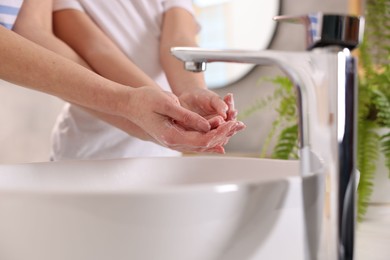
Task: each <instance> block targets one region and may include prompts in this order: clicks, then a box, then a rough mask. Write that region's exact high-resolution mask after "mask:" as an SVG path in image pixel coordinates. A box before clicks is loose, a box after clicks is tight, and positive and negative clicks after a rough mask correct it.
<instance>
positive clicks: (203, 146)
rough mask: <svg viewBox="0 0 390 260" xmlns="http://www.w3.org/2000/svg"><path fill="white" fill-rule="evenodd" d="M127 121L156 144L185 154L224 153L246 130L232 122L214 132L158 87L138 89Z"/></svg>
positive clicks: (131, 101)
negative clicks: (233, 137) (228, 144)
mask: <svg viewBox="0 0 390 260" xmlns="http://www.w3.org/2000/svg"><path fill="white" fill-rule="evenodd" d="M128 105H129V109H128V111H130V113H129V114H128V115H127V117H128V118H129V119H130V120H131V121H133V122H134V123H135V124H137V125H138V126H140V127H141V128H142V129H144V131H145V132H146V133H147V134H149V135H150V136H151V138H152V139H154V141H156V142H158V143H160V144H161V145H163V146H166V147H169V148H172V149H175V150H178V151H182V152H216V153H224V149H223V146H224V145H225V144H226V143H227V141H228V140H229V139H230V137H231V136H232V135H234V134H235V133H236V132H237V131H238V130H240V129H242V128H244V127H245V126H244V125H243V124H242V123H241V122H236V121H229V122H224V123H221V124H220V125H219V127H218V128H216V129H213V130H211V126H210V123H209V122H208V121H207V120H206V119H205V118H203V117H202V116H201V115H199V114H197V113H195V112H193V111H189V110H187V109H185V108H183V107H182V106H181V105H180V102H179V100H178V99H177V97H176V96H175V95H173V94H172V93H168V92H164V91H161V90H160V89H157V88H155V87H140V88H136V89H134V91H132V94H131V96H130V100H129V102H128Z"/></svg>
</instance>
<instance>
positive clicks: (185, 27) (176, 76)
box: [160, 8, 206, 96]
mask: <svg viewBox="0 0 390 260" xmlns="http://www.w3.org/2000/svg"><path fill="white" fill-rule="evenodd" d="M197 31H198V25H197V24H196V22H195V20H194V18H193V17H192V15H191V14H190V13H188V12H187V11H185V10H182V9H180V8H172V9H170V10H168V11H167V13H166V14H165V15H164V22H163V30H162V35H161V44H160V61H161V64H162V66H163V68H164V71H165V73H166V75H167V78H168V81H169V84H170V86H171V88H172V90H173V92H174V93H175V94H176V95H178V96H180V95H181V94H182V93H183V92H185V91H186V90H188V89H189V88H194V87H197V88H206V83H205V80H204V75H203V73H193V72H189V71H186V70H185V69H184V66H183V63H182V62H181V61H179V60H177V59H176V58H175V57H173V56H172V54H171V52H170V49H171V48H172V47H177V46H186V47H195V46H197V43H196V34H197Z"/></svg>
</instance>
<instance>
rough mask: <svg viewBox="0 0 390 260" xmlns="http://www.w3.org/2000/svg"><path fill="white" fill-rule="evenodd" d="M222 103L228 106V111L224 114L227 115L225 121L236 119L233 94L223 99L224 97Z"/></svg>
mask: <svg viewBox="0 0 390 260" xmlns="http://www.w3.org/2000/svg"><path fill="white" fill-rule="evenodd" d="M224 101H225V103H226V104H227V106H228V110H227V112H226V114H227V118H226V120H227V121H229V120H236V119H237V114H238V112H237V110H236V109H235V107H234V99H233V94H232V93H228V94H227V95H226V96H225V97H224Z"/></svg>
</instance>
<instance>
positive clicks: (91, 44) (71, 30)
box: [53, 9, 158, 87]
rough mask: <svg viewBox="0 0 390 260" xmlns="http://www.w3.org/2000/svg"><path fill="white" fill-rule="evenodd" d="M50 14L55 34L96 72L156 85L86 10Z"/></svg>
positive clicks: (130, 82)
mask: <svg viewBox="0 0 390 260" xmlns="http://www.w3.org/2000/svg"><path fill="white" fill-rule="evenodd" d="M53 16H54V32H55V34H56V35H57V36H58V37H59V38H60V39H61V40H63V41H64V42H66V43H67V44H68V45H69V46H71V47H72V48H73V49H74V50H75V51H76V52H77V53H78V54H79V55H80V56H81V57H82V58H83V59H84V60H85V61H86V62H88V64H89V65H90V66H91V67H92V68H93V70H94V71H96V72H97V73H98V74H99V75H102V76H104V77H105V78H108V79H111V80H113V81H115V82H119V83H122V84H125V85H130V86H133V87H141V86H145V85H147V86H155V87H158V86H157V84H156V83H155V82H154V80H152V79H151V78H150V77H149V76H148V75H146V74H145V73H144V72H143V71H142V70H141V69H139V68H138V67H137V66H136V65H135V64H134V63H133V62H132V61H131V60H130V59H129V58H128V57H127V56H126V55H125V54H124V53H123V52H122V51H121V50H120V49H119V48H118V47H117V46H116V44H115V43H114V42H113V41H112V40H111V39H109V38H108V37H107V36H106V35H105V34H104V33H103V32H102V31H101V30H100V28H99V27H98V26H97V25H96V24H95V23H94V22H93V21H92V20H91V19H90V17H88V16H87V15H86V14H85V13H83V12H81V11H78V10H71V9H66V10H62V11H57V12H55V13H54V15H53Z"/></svg>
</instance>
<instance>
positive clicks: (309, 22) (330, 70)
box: [171, 13, 364, 260]
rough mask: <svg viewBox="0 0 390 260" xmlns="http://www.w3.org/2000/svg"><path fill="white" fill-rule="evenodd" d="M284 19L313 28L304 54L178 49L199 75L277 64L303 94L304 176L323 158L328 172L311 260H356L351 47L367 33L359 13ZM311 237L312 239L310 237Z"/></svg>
mask: <svg viewBox="0 0 390 260" xmlns="http://www.w3.org/2000/svg"><path fill="white" fill-rule="evenodd" d="M274 19H275V20H277V21H287V22H294V23H303V24H304V25H305V26H306V29H307V35H306V37H307V38H306V39H307V50H308V51H304V52H283V51H273V50H264V51H245V50H206V49H201V48H186V47H175V48H172V50H171V52H172V54H173V55H174V56H176V57H177V58H178V59H180V60H182V61H184V64H185V68H186V69H187V70H190V71H194V72H200V71H204V70H205V69H206V64H207V63H208V62H237V63H252V64H256V65H276V66H278V67H279V68H280V69H282V70H283V71H284V72H285V73H286V75H287V76H288V77H289V78H290V79H291V81H292V82H293V84H294V85H295V87H296V90H297V96H298V100H297V105H298V120H299V136H300V140H299V141H300V158H301V174H302V177H308V176H310V175H313V174H315V172H316V170H315V169H314V168H313V167H314V166H313V165H314V164H316V161H319V162H321V164H322V165H323V169H324V176H325V181H324V183H325V184H324V188H323V190H321V191H319V193H322V191H323V197H322V198H323V199H324V203H323V204H324V205H325V206H324V209H323V214H322V216H323V219H322V220H323V222H324V224H323V225H324V226H323V227H322V229H321V232H318V236H319V237H317V238H316V239H317V240H318V241H319V240H321V241H322V244H325V246H322V249H324V251H325V252H322V253H320V252H319V251H320V250H319V247H317V246H316V245H313V243H312V242H311V241H307V243H306V244H307V248H306V253H305V256H306V259H310V260H313V259H331V260H347V259H353V257H354V230H355V219H356V216H355V215H356V214H355V210H356V206H355V204H356V203H355V191H356V178H355V177H356V174H357V169H356V134H357V133H356V132H357V127H356V125H357V122H356V121H357V115H356V114H357V61H356V58H355V57H354V56H352V55H351V52H350V51H351V50H352V49H354V48H355V47H357V45H358V44H359V42H360V41H361V38H362V34H363V27H364V26H363V25H364V19H363V18H362V17H357V16H349V15H338V14H323V13H313V14H309V15H304V16H279V17H275V18H274ZM307 239H308V240H309V238H307Z"/></svg>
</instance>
